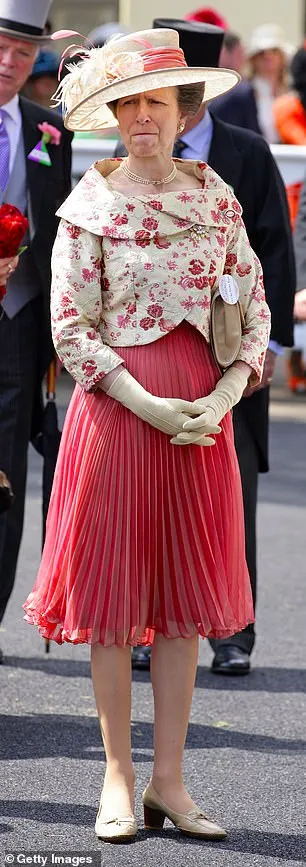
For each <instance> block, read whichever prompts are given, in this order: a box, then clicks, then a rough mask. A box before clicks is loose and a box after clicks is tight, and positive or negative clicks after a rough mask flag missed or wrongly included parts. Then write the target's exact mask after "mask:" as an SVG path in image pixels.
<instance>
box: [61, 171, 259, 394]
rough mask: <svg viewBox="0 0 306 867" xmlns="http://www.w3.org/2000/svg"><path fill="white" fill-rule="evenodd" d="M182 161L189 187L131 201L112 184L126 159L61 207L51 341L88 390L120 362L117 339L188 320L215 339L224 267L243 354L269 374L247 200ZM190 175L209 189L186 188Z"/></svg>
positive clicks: (139, 340)
mask: <svg viewBox="0 0 306 867" xmlns="http://www.w3.org/2000/svg"><path fill="white" fill-rule="evenodd" d="M178 162H179V163H180V168H181V169H182V170H183V171H185V172H186V175H187V177H186V191H183V192H182V191H181V192H166V193H163V194H158V193H157V194H156V195H154V197H153V196H148V195H139V196H137V197H135V196H131V197H130V198H127V197H126V196H124V195H122V194H121V193H118V192H116V191H114V190H112V188H111V186H110V184H109V183H108V181H107V176H108V175H109V173H110V172H111V171H112V170H113V169H114V168H117V166H118V161H117V160H103V161H102V162H100V163H96V164H95V165H93V166H91V168H90V169H89V170H88V171H87V172H86V174H85V175H84V177H83V178H82V180H81V181H80V182H79V184H78V185H77V186H76V187H75V188H74V190H73V191H72V193H71V194H70V196H69V197H68V198H67V199H66V201H65V202H64V204H63V205H62V206H61V207H60V209H59V211H58V212H57V213H58V215H59V216H60V217H61V218H62V219H61V222H60V225H59V229H58V234H57V238H56V241H55V244H54V248H53V256H52V292H51V319H52V332H53V340H54V344H55V347H56V350H57V352H58V355H59V357H60V359H61V360H62V361H63V363H64V365H65V367H66V368H67V369H68V370H69V372H70V373H71V375H72V376H73V377H74V379H75V380H76V381H77V382H78V383H79V384H80V385H81V386H82V387H83V388H84V389H85V390H87V391H90V390H92V389H93V388H94V386H95V385H96V383H98V381H99V380H100V379H101V378H102V377H103V376H104V375H105V374H107V373H109V372H110V371H111V370H113V369H114V368H115V367H117V366H118V365H119V364H122V359H121V357H120V355H118V354H117V353H116V346H135V345H137V344H146V343H151V342H152V341H154V340H159V339H160V338H162V337H164V335H165V334H167V333H168V332H169V331H171V330H172V329H173V328H175V327H176V326H177V325H179V324H180V323H181V322H182V321H183V320H184V319H186V320H187V321H188V322H189V323H190V324H191V325H193V326H194V327H195V328H197V329H198V330H199V331H200V332H201V333H202V334H203V336H204V337H205V339H206V340H207V341H208V342H209V318H210V303H211V294H212V291H213V290H214V287H216V286H217V285H218V281H219V278H220V277H221V275H222V274H231V275H232V276H233V277H234V278H235V280H236V282H237V283H238V287H239V297H240V303H241V305H242V308H243V311H244V315H245V328H244V332H243V339H242V343H241V349H240V353H239V359H241V360H242V361H245V362H247V363H248V364H249V365H250V366H251V367H252V368H253V371H254V373H255V380H256V381H257V380H258V379H260V377H261V373H262V366H263V361H264V356H265V351H266V348H267V345H268V339H269V331H270V313H269V309H268V307H267V304H266V302H265V296H264V289H263V280H262V271H261V266H260V263H259V260H258V259H257V257H256V256H255V254H254V253H253V250H252V249H251V247H250V244H249V241H248V238H247V235H246V231H245V228H244V225H243V222H242V219H241V207H240V205H239V203H238V202H237V199H235V197H234V195H233V193H232V192H231V190H230V188H229V187H228V186H227V185H226V184H225V183H224V182H223V181H222V180H221V178H219V176H218V175H217V174H216V173H215V172H214V171H212V169H210V168H209V166H207V165H206V164H205V163H198V162H193V161H191V160H179V161H178ZM191 172H192V173H194V174H196V175H197V177H199V178H200V179H201V180H202V188H199V189H189V190H188V174H190V173H191Z"/></svg>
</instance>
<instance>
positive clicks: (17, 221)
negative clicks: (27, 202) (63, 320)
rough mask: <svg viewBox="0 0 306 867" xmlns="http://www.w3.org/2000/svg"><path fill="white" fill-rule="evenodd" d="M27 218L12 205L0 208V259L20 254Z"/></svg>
mask: <svg viewBox="0 0 306 867" xmlns="http://www.w3.org/2000/svg"><path fill="white" fill-rule="evenodd" d="M28 225H29V222H28V220H27V217H24V215H23V214H22V213H21V211H19V208H15V206H14V205H6V204H5V205H1V207H0V259H9V258H10V256H12V257H13V256H17V255H18V253H22V248H21V249H20V242H21V241H22V238H23V236H24V234H25V232H26V231H27V228H28ZM5 292H6V288H5V286H0V302H1V301H2V298H3V296H4V295H5Z"/></svg>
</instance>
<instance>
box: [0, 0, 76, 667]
mask: <svg viewBox="0 0 306 867" xmlns="http://www.w3.org/2000/svg"><path fill="white" fill-rule="evenodd" d="M50 6H51V2H50V0H31V2H30V3H29V0H0V204H2V203H3V202H8V203H10V204H13V205H16V206H17V207H18V208H19V209H20V210H21V211H22V212H23V213H24V214H26V215H27V217H28V220H29V231H28V236H27V237H26V238H25V239H24V242H23V243H24V244H26V245H27V250H26V251H25V252H24V253H23V254H22V255H21V256H20V258H19V260H18V259H16V260H14V261H13V262H10V263H7V262H6V260H5V261H4V260H0V271H1V274H2V276H3V279H4V280H7V292H6V295H5V296H4V298H3V300H2V309H1V312H0V455H1V469H2V470H4V472H5V473H6V475H7V476H8V478H9V479H10V482H11V484H12V488H13V491H14V494H15V500H14V503H13V506H12V508H11V509H10V510H9V511H7V512H6V513H5V514H3V515H1V516H0V621H1V620H2V618H3V615H4V612H5V608H6V605H7V602H8V599H9V597H10V594H11V592H12V589H13V584H14V578H15V571H16V564H17V557H18V551H19V546H20V541H21V535H22V526H23V513H24V501H25V485H26V472H27V450H28V443H29V440H30V438H31V436H32V435H34V434H35V432H37V430H38V427H39V425H40V420H41V418H40V415H41V399H40V398H41V381H42V377H43V374H44V372H45V370H46V368H47V366H48V364H49V362H50V360H51V358H52V355H53V352H54V350H53V347H52V340H51V332H50V325H49V289H50V257H51V250H52V245H53V241H54V238H55V234H56V229H57V218H56V217H55V211H56V210H57V208H58V207H59V205H60V204H61V202H62V201H63V200H64V199H65V198H66V196H67V195H68V193H69V190H70V176H71V134H70V133H68V132H67V131H66V130H64V126H63V123H62V120H61V118H60V116H59V115H58V114H56V113H55V112H53V111H49V110H47V109H45V108H41V107H40V106H38V105H36V104H35V103H33V102H29V101H28V100H26V99H24V98H23V97H19V91H20V90H21V88H22V87H23V85H24V83H25V81H26V80H27V78H28V76H29V75H30V73H31V70H32V66H33V63H34V61H35V58H36V55H37V52H38V49H39V47H40V46H41V45H43V44H44V42H45V41H46V36H44V25H45V22H46V18H47V14H48V11H49V8H50ZM47 41H48V40H47ZM44 122H46V123H47V124H50V125H51V126H52V127H53V129H54V127H56V132H57V135H55V136H53V141H54V142H55V141H56V142H57V143H56V144H55V143H52V137H51V141H50V143H49V144H46V150H45V152H44V153H43V152H42V151H41V149H40V147H39V145H40V143H41V138H42V131H41V130H40V129H39V125H40V124H42V123H44ZM37 146H38V147H37ZM33 152H34V153H33ZM41 158H43V160H44V161H43V162H41V161H40V159H41ZM16 266H17V267H16ZM2 658H3V657H2V653H0V661H2Z"/></svg>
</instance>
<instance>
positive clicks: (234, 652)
mask: <svg viewBox="0 0 306 867" xmlns="http://www.w3.org/2000/svg"><path fill="white" fill-rule="evenodd" d="M250 670H251V664H250V657H249V654H248V653H246V652H245V650H241V649H240V647H236V646H235V645H234V644H226V645H223V647H219V648H218V650H217V651H216V653H215V656H214V658H213V661H212V666H211V671H212V673H213V674H227V675H233V676H237V675H242V674H249V672H250Z"/></svg>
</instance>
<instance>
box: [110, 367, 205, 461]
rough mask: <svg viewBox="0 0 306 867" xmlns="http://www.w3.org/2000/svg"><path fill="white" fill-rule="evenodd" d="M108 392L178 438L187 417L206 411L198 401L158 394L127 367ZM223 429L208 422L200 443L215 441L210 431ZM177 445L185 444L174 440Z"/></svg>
mask: <svg viewBox="0 0 306 867" xmlns="http://www.w3.org/2000/svg"><path fill="white" fill-rule="evenodd" d="M106 393H107V395H108V396H109V397H112V398H114V400H117V401H118V402H119V403H121V404H122V405H123V406H125V407H127V409H129V410H131V411H132V412H133V413H134V415H137V416H138V418H141V419H142V421H146V422H148V424H150V425H151V427H155V428H157V429H158V430H160V431H162V433H165V434H170V435H172V436H173V435H174V439H176V437H177V436H178V435H179V433H180V432H181V433H183V429H184V425H185V423H186V421H192V418H193V417H194V415H199V414H200V413H201V412H202V408H201V407H199V408H196V407H195V402H192V401H188V400H181V399H180V398H172V397H157V396H156V395H155V394H151V392H149V391H146V389H145V388H143V386H142V385H140V383H139V382H137V380H136V379H134V377H133V376H132V375H131V374H130V373H129V372H128V371H127V370H122V371H121V372H120V373H119V374H118V376H117V378H116V379H115V381H114V382H113V383H112V385H111V386H110V388H109V389H108V390H107V392H106ZM220 430H221V428H220V427H219V425H217V424H216V423H214V422H213V423H212V424H211V425H209V424H208V425H207V427H206V430H205V437H203V436H202V437H201V442H199V443H198V444H199V445H203V446H205V445H206V446H209V445H214V442H215V441H214V439H212V437H209V436H207V434H216V433H219V432H220ZM198 439H199V437H198V434H196V437H195V441H197V440H198ZM189 441H190V440H189ZM173 442H174V440H173ZM174 445H181V442H180V441H178V442H174Z"/></svg>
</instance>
